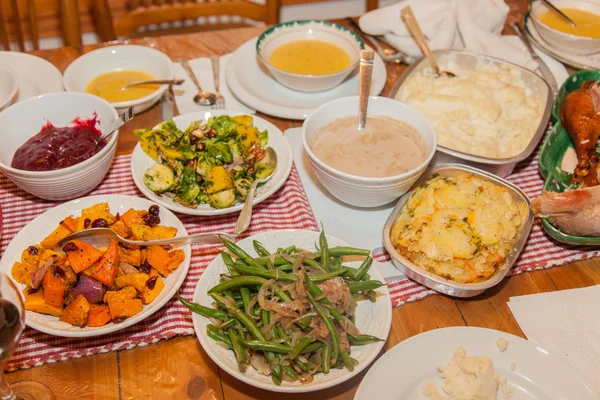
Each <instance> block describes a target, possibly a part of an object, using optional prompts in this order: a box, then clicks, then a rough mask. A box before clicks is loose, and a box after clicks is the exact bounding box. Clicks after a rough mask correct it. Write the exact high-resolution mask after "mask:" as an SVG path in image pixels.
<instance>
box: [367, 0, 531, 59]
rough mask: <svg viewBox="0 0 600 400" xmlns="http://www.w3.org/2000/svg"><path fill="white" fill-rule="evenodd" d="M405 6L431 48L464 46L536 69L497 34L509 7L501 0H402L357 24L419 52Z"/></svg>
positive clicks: (415, 53) (412, 53)
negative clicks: (406, 20)
mask: <svg viewBox="0 0 600 400" xmlns="http://www.w3.org/2000/svg"><path fill="white" fill-rule="evenodd" d="M407 6H410V7H411V8H412V10H413V12H414V14H415V17H416V19H417V21H418V22H419V25H420V26H421V30H422V31H423V34H425V36H426V37H427V41H428V42H429V46H430V47H431V49H433V50H438V49H450V48H454V49H466V50H469V51H473V52H477V53H483V54H487V55H490V56H492V57H497V58H500V59H503V60H506V61H509V62H512V63H515V64H518V65H522V66H524V67H526V68H529V69H531V70H535V69H537V63H536V62H535V61H533V59H532V58H531V55H530V54H529V53H528V52H527V51H525V50H522V49H520V48H518V47H515V46H513V45H511V44H510V43H508V42H507V41H506V40H505V39H504V38H503V37H502V36H500V33H501V32H502V28H503V27H504V23H505V21H506V16H507V15H508V11H509V8H508V6H507V5H506V3H504V1H503V0H427V1H423V0H402V1H400V2H399V3H395V4H392V5H391V6H388V7H384V8H380V9H377V10H374V11H371V12H369V13H367V14H365V15H363V16H362V17H361V18H360V20H359V24H360V27H361V29H362V30H363V31H365V32H366V33H369V34H371V35H383V36H384V37H385V39H386V40H387V41H388V42H390V44H392V45H393V46H394V47H396V48H397V49H398V50H400V51H403V52H404V53H406V54H408V55H410V56H420V55H421V54H422V53H421V50H420V49H419V47H418V46H417V44H416V43H415V41H414V40H413V38H412V36H411V34H410V33H409V32H408V30H407V29H406V26H405V25H404V22H403V21H402V18H401V17H400V11H401V10H402V9H403V8H404V7H407Z"/></svg>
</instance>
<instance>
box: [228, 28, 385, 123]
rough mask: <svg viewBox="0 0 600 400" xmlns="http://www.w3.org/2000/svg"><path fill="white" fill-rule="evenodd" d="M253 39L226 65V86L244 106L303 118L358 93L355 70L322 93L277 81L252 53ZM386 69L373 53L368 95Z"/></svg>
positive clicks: (375, 92)
mask: <svg viewBox="0 0 600 400" xmlns="http://www.w3.org/2000/svg"><path fill="white" fill-rule="evenodd" d="M256 40H257V38H254V39H250V40H248V41H247V42H246V43H244V44H243V45H241V46H240V47H239V48H238V49H237V50H236V51H235V52H234V53H233V56H232V57H231V59H230V60H229V62H228V63H227V67H226V77H227V86H229V90H231V92H232V93H233V94H234V95H235V97H237V98H238V99H239V100H240V101H242V102H243V103H244V104H246V105H247V106H248V107H252V108H254V109H255V110H257V111H260V112H263V113H265V114H267V115H273V116H276V117H280V118H289V119H298V120H303V119H305V118H306V117H308V114H310V113H311V112H312V111H313V110H314V109H315V108H317V107H319V106H321V105H323V104H325V103H327V102H329V101H331V100H335V99H339V98H341V97H347V96H355V95H357V94H358V75H357V74H356V72H355V73H354V74H353V75H351V76H350V77H349V78H347V79H346V80H345V81H344V82H343V83H342V84H341V85H339V86H336V87H335V88H333V89H330V90H326V91H323V92H311V93H305V92H298V91H295V90H292V89H290V88H287V87H285V86H283V85H282V84H280V83H279V82H277V81H276V80H275V79H274V78H273V77H272V76H271V74H270V73H269V72H268V71H267V69H266V67H265V66H264V65H262V63H261V62H260V61H259V59H258V58H257V56H256ZM386 78H387V72H386V69H385V64H384V63H383V60H382V59H381V57H379V55H378V54H377V53H375V63H374V66H373V81H372V83H371V95H373V96H377V95H378V94H379V93H381V91H382V90H383V87H384V86H385V80H386Z"/></svg>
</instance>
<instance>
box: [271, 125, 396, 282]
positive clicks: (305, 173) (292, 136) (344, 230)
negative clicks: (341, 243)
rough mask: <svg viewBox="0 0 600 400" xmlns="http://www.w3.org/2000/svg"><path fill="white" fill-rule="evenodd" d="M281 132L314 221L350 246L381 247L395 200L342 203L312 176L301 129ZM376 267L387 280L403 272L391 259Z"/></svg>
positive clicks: (372, 248)
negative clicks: (371, 205) (368, 204)
mask: <svg viewBox="0 0 600 400" xmlns="http://www.w3.org/2000/svg"><path fill="white" fill-rule="evenodd" d="M283 136H284V137H285V138H286V139H287V140H288V142H289V143H290V146H291V147H292V156H293V158H294V163H295V164H296V169H297V170H298V175H300V179H301V180H302V184H303V185H304V190H305V191H306V196H307V197H308V201H309V203H310V206H311V207H312V210H313V212H314V214H315V218H316V219H317V222H318V223H321V222H322V223H323V226H324V227H325V232H327V233H328V234H331V235H333V236H335V237H338V238H340V239H343V240H345V241H347V242H348V243H350V244H351V245H353V246H358V247H362V248H365V249H369V250H374V249H378V248H381V247H383V224H384V223H385V221H386V220H387V218H388V216H389V215H390V214H391V212H392V208H394V205H395V203H392V204H389V205H387V206H383V207H377V208H358V207H352V206H350V205H347V204H345V203H342V202H341V201H339V200H338V199H336V198H335V197H333V195H331V193H329V192H328V191H327V189H325V187H323V185H321V182H319V180H318V178H317V177H316V176H315V174H314V172H313V169H312V167H311V166H310V164H309V161H308V158H307V156H306V154H305V151H304V148H303V147H302V129H301V128H292V129H288V130H287V131H285V134H284V135H283ZM379 267H380V268H379V272H381V274H382V275H383V277H384V278H385V279H386V281H387V280H389V279H391V278H396V277H399V276H403V274H402V273H401V272H400V271H399V270H398V269H397V268H396V267H394V266H393V265H392V263H390V262H388V263H384V264H382V265H380V266H379Z"/></svg>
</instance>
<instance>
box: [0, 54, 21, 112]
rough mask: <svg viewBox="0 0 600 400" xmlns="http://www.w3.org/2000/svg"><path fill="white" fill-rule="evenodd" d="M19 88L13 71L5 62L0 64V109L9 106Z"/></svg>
mask: <svg viewBox="0 0 600 400" xmlns="http://www.w3.org/2000/svg"><path fill="white" fill-rule="evenodd" d="M17 90H19V80H18V79H17V76H16V74H15V72H14V71H13V70H12V68H10V67H9V66H8V65H6V64H4V65H3V64H0V110H3V109H5V108H6V107H8V106H10V105H11V104H12V102H13V100H14V99H15V97H16V94H17Z"/></svg>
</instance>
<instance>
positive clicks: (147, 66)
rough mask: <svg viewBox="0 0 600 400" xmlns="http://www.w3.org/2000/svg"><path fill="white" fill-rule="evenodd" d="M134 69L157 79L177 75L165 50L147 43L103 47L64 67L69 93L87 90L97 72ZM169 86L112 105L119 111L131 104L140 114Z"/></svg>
mask: <svg viewBox="0 0 600 400" xmlns="http://www.w3.org/2000/svg"><path fill="white" fill-rule="evenodd" d="M131 70H133V71H141V72H145V73H148V74H150V75H152V77H154V79H173V77H174V75H175V69H174V67H173V62H172V61H171V59H170V58H169V57H168V56H167V55H166V54H164V53H163V52H160V51H158V50H156V49H153V48H150V47H146V46H136V45H120V46H107V47H102V48H100V49H97V50H94V51H90V52H89V53H86V54H84V55H82V56H81V57H79V58H77V59H76V60H75V61H73V62H72V63H71V64H70V65H69V66H68V67H67V69H66V70H65V73H64V75H63V83H64V85H65V89H66V90H67V91H68V92H85V90H86V88H87V86H88V85H89V83H90V82H91V81H92V80H93V79H94V78H96V77H97V76H98V75H101V74H105V73H108V72H114V71H131ZM167 88H168V85H161V86H160V87H159V88H158V89H157V90H155V91H154V92H152V93H150V94H149V95H147V96H144V97H141V98H139V99H135V100H130V101H120V102H115V103H111V104H112V105H113V107H115V108H116V109H117V111H118V112H119V114H120V113H122V112H123V111H125V110H126V109H127V108H129V107H133V111H134V113H135V114H138V113H140V112H142V111H145V110H147V109H148V108H150V107H152V106H153V105H154V104H155V103H156V102H157V101H158V100H159V99H160V97H161V96H162V95H163V93H164V92H165V91H166V90H167Z"/></svg>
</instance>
